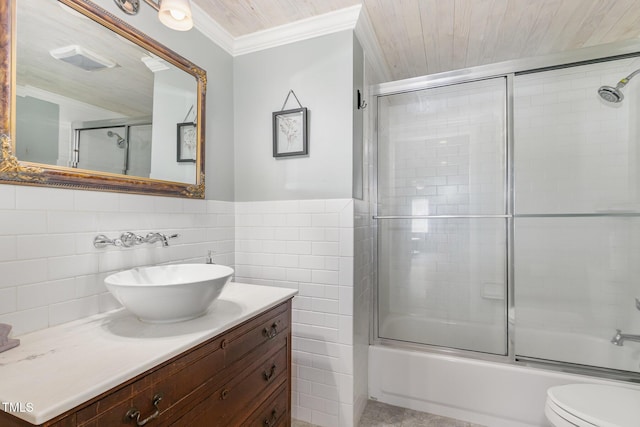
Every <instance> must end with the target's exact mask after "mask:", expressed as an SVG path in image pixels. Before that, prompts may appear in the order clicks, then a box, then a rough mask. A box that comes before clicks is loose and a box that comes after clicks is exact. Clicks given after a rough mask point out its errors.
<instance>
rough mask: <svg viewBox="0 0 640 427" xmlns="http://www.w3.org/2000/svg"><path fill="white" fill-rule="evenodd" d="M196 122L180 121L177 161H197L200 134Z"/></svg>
mask: <svg viewBox="0 0 640 427" xmlns="http://www.w3.org/2000/svg"><path fill="white" fill-rule="evenodd" d="M197 133H198V132H197V130H196V124H195V123H194V122H186V123H178V137H177V141H178V147H177V150H176V151H177V161H178V162H179V163H183V162H191V163H195V162H196V153H197V151H198V135H197Z"/></svg>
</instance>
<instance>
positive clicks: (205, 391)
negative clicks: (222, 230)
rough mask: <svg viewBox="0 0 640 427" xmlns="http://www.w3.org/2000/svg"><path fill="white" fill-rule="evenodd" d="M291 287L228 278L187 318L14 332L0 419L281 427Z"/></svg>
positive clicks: (3, 368) (116, 316)
mask: <svg viewBox="0 0 640 427" xmlns="http://www.w3.org/2000/svg"><path fill="white" fill-rule="evenodd" d="M295 293H296V291H293V290H289V289H281V288H272V287H265V286H255V285H245V284H239V283H229V284H228V285H227V287H226V288H225V289H224V291H223V293H222V294H221V296H220V297H219V298H218V299H217V300H216V301H214V303H213V304H212V305H211V307H210V309H209V310H208V312H207V313H206V314H205V315H204V316H202V317H199V318H197V319H193V320H190V321H187V322H180V323H172V324H145V323H142V322H140V321H139V320H137V319H136V318H135V317H134V316H133V315H131V314H130V313H129V312H127V311H126V310H124V309H121V310H116V311H113V312H109V313H105V314H101V315H97V316H92V317H89V318H86V319H82V320H78V321H75V322H71V323H67V324H63V325H59V326H56V327H53V328H49V329H47V330H43V331H37V332H34V333H31V334H27V335H23V336H21V337H20V339H21V346H19V347H17V348H14V349H12V350H10V351H7V352H5V353H0V378H1V380H0V425H2V426H3V427H10V426H32V425H42V426H59V427H63V426H65V427H66V426H91V427H98V426H121V425H122V426H136V425H149V426H227V425H229V426H235V425H242V426H253V425H255V426H264V427H270V426H271V427H272V426H288V425H290V420H291V415H290V410H291V299H292V297H293V296H294V295H295ZM145 421H146V422H145Z"/></svg>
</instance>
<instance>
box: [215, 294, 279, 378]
mask: <svg viewBox="0 0 640 427" xmlns="http://www.w3.org/2000/svg"><path fill="white" fill-rule="evenodd" d="M289 316H290V313H289V312H288V311H287V305H286V304H283V305H280V306H278V307H276V308H274V309H273V310H272V311H270V312H268V313H265V314H264V315H262V316H259V317H257V318H256V319H254V320H253V321H251V322H249V323H248V324H246V325H243V326H240V327H239V328H238V330H237V331H234V332H237V333H234V334H229V338H228V339H227V343H226V345H225V343H223V344H222V345H225V366H230V365H231V364H233V363H234V362H235V361H236V360H239V359H241V358H242V357H244V356H245V355H246V354H247V353H249V352H250V351H252V350H253V349H255V348H256V347H257V346H259V345H262V344H265V343H266V344H267V345H271V344H270V343H271V342H273V341H275V338H276V337H282V336H286V335H287V332H288V327H289Z"/></svg>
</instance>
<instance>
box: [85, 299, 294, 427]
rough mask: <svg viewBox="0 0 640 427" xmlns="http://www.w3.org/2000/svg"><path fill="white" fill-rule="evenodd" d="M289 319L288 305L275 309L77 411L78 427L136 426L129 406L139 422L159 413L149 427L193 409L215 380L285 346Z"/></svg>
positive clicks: (243, 369) (282, 366) (283, 367)
mask: <svg viewBox="0 0 640 427" xmlns="http://www.w3.org/2000/svg"><path fill="white" fill-rule="evenodd" d="M288 322H289V311H288V305H287V304H283V305H280V306H278V307H275V308H274V309H272V310H270V311H268V312H267V313H264V314H263V315H260V316H258V317H256V318H255V319H252V320H250V321H248V322H246V323H245V324H241V325H239V326H237V327H236V328H234V329H232V330H231V331H229V332H227V333H226V334H224V335H221V336H220V337H216V338H214V339H212V340H210V341H208V342H206V343H204V344H202V345H200V346H199V347H196V348H195V349H194V350H192V351H191V352H189V353H188V354H186V355H184V356H182V357H178V358H176V359H174V360H172V361H170V362H168V363H166V364H165V365H162V366H161V367H160V368H158V369H155V370H152V371H150V372H148V373H147V374H146V375H145V376H143V377H141V378H139V379H137V380H134V381H132V382H131V383H130V384H128V385H126V386H125V387H123V388H120V389H119V390H116V391H114V392H113V393H111V394H108V395H106V396H103V397H102V398H100V399H99V400H97V401H96V402H94V403H92V404H90V405H88V406H87V407H85V408H83V409H81V410H79V411H78V412H77V413H76V420H77V425H78V426H83V427H112V426H129V427H130V426H135V425H136V423H135V421H134V420H131V419H128V418H127V417H126V416H125V415H126V414H127V412H128V411H129V410H130V409H132V408H136V409H137V410H139V411H140V420H144V419H145V418H147V417H148V416H150V415H151V414H154V413H155V412H156V411H158V416H157V419H154V420H153V421H152V422H151V423H150V425H155V424H158V425H159V422H160V420H166V419H170V418H174V417H176V415H175V414H181V413H183V412H185V411H188V410H190V409H191V408H193V407H195V406H196V405H197V404H198V403H199V401H200V400H202V397H203V396H207V395H210V394H211V391H210V390H213V389H215V388H217V385H218V384H221V383H222V384H224V383H226V382H229V381H233V378H237V377H240V378H243V375H244V373H245V372H247V368H248V367H249V366H250V365H251V364H252V363H253V362H256V361H258V360H259V359H260V358H264V357H266V356H265V355H269V354H274V352H276V351H280V350H279V349H281V348H285V347H286V348H288V340H289V334H288V333H285V332H288ZM273 325H276V326H275V327H274V326H273ZM272 327H273V328H274V330H272ZM265 330H266V331H267V333H264V331H265ZM285 355H286V353H285ZM270 366H271V365H270ZM286 366H287V361H286V360H285V362H284V363H279V364H278V367H280V369H278V368H276V369H278V370H279V371H280V372H277V374H280V373H281V372H282V371H285V370H286ZM220 391H221V390H220ZM157 395H160V397H161V400H160V401H159V402H158V404H157V408H156V407H154V405H153V402H154V399H155V398H156V396H157Z"/></svg>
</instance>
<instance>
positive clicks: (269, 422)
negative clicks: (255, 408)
mask: <svg viewBox="0 0 640 427" xmlns="http://www.w3.org/2000/svg"><path fill="white" fill-rule="evenodd" d="M276 421H278V408H277V407H276V408H273V411H271V417H270V418H265V419H264V421H263V423H262V424H263V425H264V427H271V426H274V425H276Z"/></svg>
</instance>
